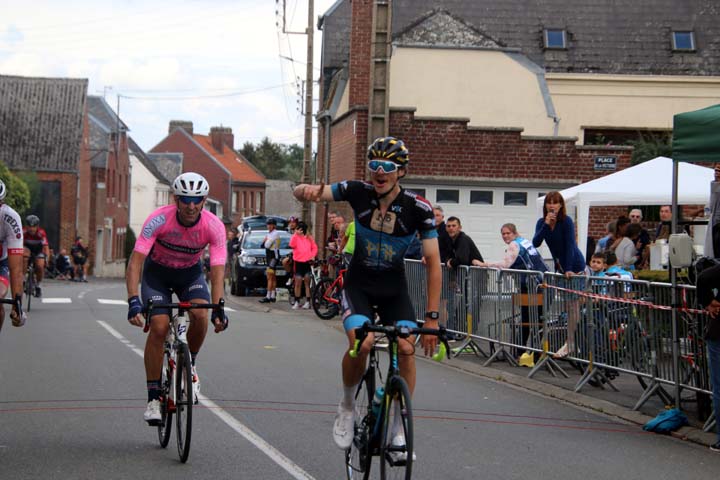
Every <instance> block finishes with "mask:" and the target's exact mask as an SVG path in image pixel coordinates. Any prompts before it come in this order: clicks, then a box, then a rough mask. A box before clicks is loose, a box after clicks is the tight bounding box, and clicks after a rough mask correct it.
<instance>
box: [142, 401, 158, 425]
mask: <svg viewBox="0 0 720 480" xmlns="http://www.w3.org/2000/svg"><path fill="white" fill-rule="evenodd" d="M143 418H144V419H145V421H146V422H147V423H148V425H150V426H155V425H158V424H159V423H160V422H161V421H162V413H160V400H151V401H149V402H148V404H147V408H146V409H145V414H144V415H143Z"/></svg>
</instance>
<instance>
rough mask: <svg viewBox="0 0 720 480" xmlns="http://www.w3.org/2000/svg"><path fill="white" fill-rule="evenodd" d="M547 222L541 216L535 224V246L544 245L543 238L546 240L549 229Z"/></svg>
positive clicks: (533, 241)
mask: <svg viewBox="0 0 720 480" xmlns="http://www.w3.org/2000/svg"><path fill="white" fill-rule="evenodd" d="M547 228H548V227H547V224H546V223H545V219H544V218H539V219H538V221H537V223H536V224H535V236H533V240H532V243H533V246H534V247H535V248H538V247H540V245H542V242H543V240H545V233H546V231H547Z"/></svg>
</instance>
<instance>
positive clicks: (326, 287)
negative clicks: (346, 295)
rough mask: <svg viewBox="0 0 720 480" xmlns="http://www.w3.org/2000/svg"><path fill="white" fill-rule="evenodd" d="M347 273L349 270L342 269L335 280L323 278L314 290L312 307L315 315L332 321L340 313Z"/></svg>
mask: <svg viewBox="0 0 720 480" xmlns="http://www.w3.org/2000/svg"><path fill="white" fill-rule="evenodd" d="M345 272H347V268H342V269H340V271H338V274H337V277H335V280H332V279H330V278H328V277H324V278H322V279H321V280H320V281H319V282H318V283H317V284H316V285H315V288H314V289H313V292H312V307H313V310H314V311H315V314H316V315H317V316H318V317H320V318H322V319H323V320H330V319H331V318H333V317H334V316H335V315H337V314H338V313H340V295H341V293H342V289H343V278H344V275H345Z"/></svg>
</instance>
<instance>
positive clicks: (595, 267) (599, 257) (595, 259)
mask: <svg viewBox="0 0 720 480" xmlns="http://www.w3.org/2000/svg"><path fill="white" fill-rule="evenodd" d="M605 267H606V265H605V253H604V252H595V253H593V255H592V257H591V258H590V274H591V275H592V276H593V277H604V276H605Z"/></svg>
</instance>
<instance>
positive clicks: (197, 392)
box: [192, 365, 200, 405]
mask: <svg viewBox="0 0 720 480" xmlns="http://www.w3.org/2000/svg"><path fill="white" fill-rule="evenodd" d="M192 381H193V404H195V405H197V404H198V403H199V402H200V399H199V398H198V396H199V395H200V377H198V374H197V369H196V368H195V365H193V367H192Z"/></svg>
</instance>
